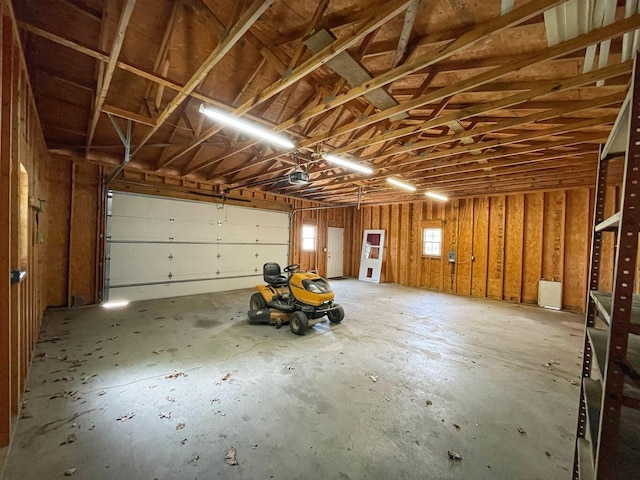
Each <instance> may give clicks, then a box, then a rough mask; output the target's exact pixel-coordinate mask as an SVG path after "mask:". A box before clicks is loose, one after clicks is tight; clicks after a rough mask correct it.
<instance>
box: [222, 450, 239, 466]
mask: <svg viewBox="0 0 640 480" xmlns="http://www.w3.org/2000/svg"><path fill="white" fill-rule="evenodd" d="M224 461H225V463H226V464H227V465H231V466H234V465H238V461H237V460H236V449H235V448H234V447H231V448H230V449H229V450H227V453H226V454H225V455H224Z"/></svg>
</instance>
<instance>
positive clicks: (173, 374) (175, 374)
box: [164, 372, 187, 378]
mask: <svg viewBox="0 0 640 480" xmlns="http://www.w3.org/2000/svg"><path fill="white" fill-rule="evenodd" d="M186 376H187V375H186V374H185V373H184V372H175V373H172V374H170V375H167V376H166V377H164V378H178V377H186Z"/></svg>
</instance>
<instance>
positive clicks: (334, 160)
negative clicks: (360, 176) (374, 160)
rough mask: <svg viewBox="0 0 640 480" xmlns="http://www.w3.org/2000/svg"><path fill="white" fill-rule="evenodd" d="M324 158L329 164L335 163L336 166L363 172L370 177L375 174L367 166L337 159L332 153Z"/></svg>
mask: <svg viewBox="0 0 640 480" xmlns="http://www.w3.org/2000/svg"><path fill="white" fill-rule="evenodd" d="M324 158H325V160H327V161H328V162H331V163H334V164H336V165H340V166H341V167H346V168H350V169H351V170H355V171H357V172H362V173H366V174H369V175H371V174H372V173H373V169H372V168H370V167H367V166H366V165H362V164H360V163H356V162H352V161H351V160H345V159H344V158H340V157H336V156H335V155H331V154H330V153H325V154H324Z"/></svg>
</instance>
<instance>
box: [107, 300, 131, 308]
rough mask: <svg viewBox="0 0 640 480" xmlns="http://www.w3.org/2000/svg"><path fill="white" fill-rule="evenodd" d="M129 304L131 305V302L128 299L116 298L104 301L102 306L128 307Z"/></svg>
mask: <svg viewBox="0 0 640 480" xmlns="http://www.w3.org/2000/svg"><path fill="white" fill-rule="evenodd" d="M127 305H129V302H128V301H127V300H115V301H113V302H107V303H103V304H102V307H103V308H120V307H126V306H127Z"/></svg>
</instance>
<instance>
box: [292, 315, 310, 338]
mask: <svg viewBox="0 0 640 480" xmlns="http://www.w3.org/2000/svg"><path fill="white" fill-rule="evenodd" d="M289 327H291V331H292V332H293V333H295V334H296V335H304V334H305V332H306V331H307V329H308V328H309V319H308V318H307V316H306V315H305V313H304V312H300V311H297V312H293V313H292V314H291V317H290V318H289Z"/></svg>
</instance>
